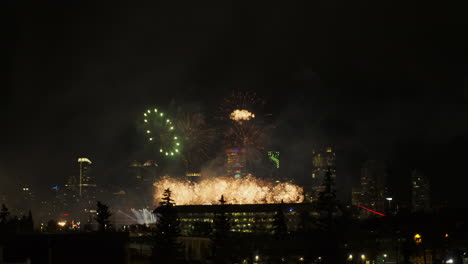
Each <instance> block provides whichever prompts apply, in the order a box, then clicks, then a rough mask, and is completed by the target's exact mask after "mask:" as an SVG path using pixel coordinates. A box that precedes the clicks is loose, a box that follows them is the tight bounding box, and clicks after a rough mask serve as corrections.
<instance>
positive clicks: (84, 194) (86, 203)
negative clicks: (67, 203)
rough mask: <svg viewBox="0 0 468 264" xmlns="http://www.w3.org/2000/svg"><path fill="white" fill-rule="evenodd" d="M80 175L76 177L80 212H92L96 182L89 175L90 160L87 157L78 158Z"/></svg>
mask: <svg viewBox="0 0 468 264" xmlns="http://www.w3.org/2000/svg"><path fill="white" fill-rule="evenodd" d="M78 163H79V165H80V176H79V178H78V195H79V198H78V199H79V202H80V208H81V209H82V212H83V211H84V212H85V213H92V212H95V208H96V184H95V183H94V179H93V178H92V177H91V161H90V160H89V159H88V158H78Z"/></svg>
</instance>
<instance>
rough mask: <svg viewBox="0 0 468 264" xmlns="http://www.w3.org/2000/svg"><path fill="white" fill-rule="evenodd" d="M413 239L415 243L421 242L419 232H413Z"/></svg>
mask: <svg viewBox="0 0 468 264" xmlns="http://www.w3.org/2000/svg"><path fill="white" fill-rule="evenodd" d="M413 239H414V242H415V243H416V244H420V243H421V242H422V238H421V235H420V234H415V235H414V237H413Z"/></svg>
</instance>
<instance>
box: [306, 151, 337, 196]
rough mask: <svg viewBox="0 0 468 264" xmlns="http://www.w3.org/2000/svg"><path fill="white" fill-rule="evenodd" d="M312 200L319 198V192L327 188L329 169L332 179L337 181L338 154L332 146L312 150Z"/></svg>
mask: <svg viewBox="0 0 468 264" xmlns="http://www.w3.org/2000/svg"><path fill="white" fill-rule="evenodd" d="M312 155H313V156H312V185H311V186H312V190H311V191H312V194H311V197H312V200H315V199H317V198H318V195H319V193H321V192H323V191H324V190H325V186H324V185H323V183H324V180H325V175H326V173H327V171H328V170H330V172H331V179H332V180H333V181H334V182H336V154H335V152H333V150H332V148H331V147H327V148H326V149H324V150H322V151H315V150H314V151H313V152H312Z"/></svg>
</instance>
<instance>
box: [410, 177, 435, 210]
mask: <svg viewBox="0 0 468 264" xmlns="http://www.w3.org/2000/svg"><path fill="white" fill-rule="evenodd" d="M411 206H412V210H413V211H414V212H424V211H429V210H430V209H431V200H430V184H429V180H428V179H427V177H426V176H425V175H423V174H422V173H421V172H420V171H418V170H413V171H412V172H411Z"/></svg>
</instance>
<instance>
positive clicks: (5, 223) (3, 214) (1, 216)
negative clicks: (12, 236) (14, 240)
mask: <svg viewBox="0 0 468 264" xmlns="http://www.w3.org/2000/svg"><path fill="white" fill-rule="evenodd" d="M9 216H10V212H9V211H8V208H7V207H6V206H5V204H2V210H0V233H3V232H7V231H11V230H9V229H11V223H10V221H9V220H10V219H9Z"/></svg>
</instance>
